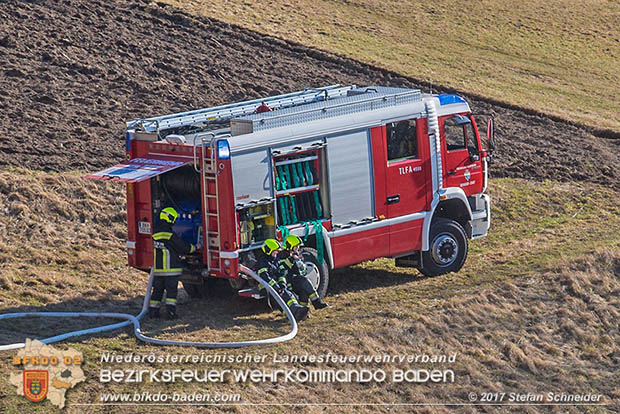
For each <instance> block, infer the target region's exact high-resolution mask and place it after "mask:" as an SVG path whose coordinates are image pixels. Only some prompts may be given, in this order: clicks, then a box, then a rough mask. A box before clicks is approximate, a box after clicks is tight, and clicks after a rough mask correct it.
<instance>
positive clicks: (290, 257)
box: [278, 234, 328, 309]
mask: <svg viewBox="0 0 620 414" xmlns="http://www.w3.org/2000/svg"><path fill="white" fill-rule="evenodd" d="M301 246H302V242H301V239H300V238H299V237H298V236H296V235H294V234H289V235H288V236H287V237H286V239H285V240H284V250H282V252H281V253H280V254H279V255H278V258H279V259H280V279H279V280H278V281H279V282H281V283H285V284H287V285H288V286H291V287H292V289H293V292H295V294H296V295H297V297H298V298H299V304H300V305H305V306H308V300H310V301H312V306H314V309H323V308H326V307H327V306H328V305H327V303H325V302H323V300H322V299H321V297H320V296H319V294H318V293H317V291H316V289H314V287H313V286H312V283H310V280H308V278H307V277H306V274H307V269H306V264H305V263H304V261H303V257H302V255H301V252H300V251H299V249H300V248H301Z"/></svg>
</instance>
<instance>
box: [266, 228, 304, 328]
mask: <svg viewBox="0 0 620 414" xmlns="http://www.w3.org/2000/svg"><path fill="white" fill-rule="evenodd" d="M280 247H281V246H280V243H278V241H277V240H275V239H267V240H265V242H264V243H263V245H262V246H261V251H262V253H260V257H259V258H258V261H257V262H256V266H255V269H256V273H257V274H258V275H259V276H260V277H261V278H262V279H263V280H265V281H266V282H267V283H269V286H271V287H272V288H274V289H275V290H276V292H278V294H279V295H280V297H281V298H282V299H284V301H285V302H286V304H287V305H288V307H289V308H290V309H291V312H292V313H293V316H294V317H295V320H297V321H298V322H299V321H301V320H303V319H305V317H306V316H308V310H309V309H308V307H307V306H301V305H300V304H299V303H297V299H295V296H294V295H293V293H291V291H290V290H288V288H287V287H286V283H279V282H278V278H279V276H280V269H279V266H278V259H277V257H276V256H277V254H278V251H279V250H280ZM260 289H264V287H263V286H262V285H260Z"/></svg>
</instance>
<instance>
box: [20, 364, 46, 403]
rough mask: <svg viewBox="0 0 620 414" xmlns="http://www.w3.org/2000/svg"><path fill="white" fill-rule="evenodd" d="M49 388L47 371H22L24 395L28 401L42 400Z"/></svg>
mask: <svg viewBox="0 0 620 414" xmlns="http://www.w3.org/2000/svg"><path fill="white" fill-rule="evenodd" d="M48 390H49V373H48V372H47V371H33V370H25V371H24V395H25V396H26V398H28V399H29V400H30V401H34V402H39V401H43V400H44V399H45V397H46V396H47V391H48Z"/></svg>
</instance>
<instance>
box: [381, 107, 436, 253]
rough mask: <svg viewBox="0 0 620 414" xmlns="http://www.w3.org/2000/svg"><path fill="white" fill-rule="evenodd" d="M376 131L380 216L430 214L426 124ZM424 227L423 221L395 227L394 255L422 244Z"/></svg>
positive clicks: (399, 124) (410, 121) (392, 228)
mask: <svg viewBox="0 0 620 414" xmlns="http://www.w3.org/2000/svg"><path fill="white" fill-rule="evenodd" d="M379 129H380V130H381V134H380V135H379V133H378V132H379V131H378V130H379ZM373 130H374V131H373V132H374V133H373V168H374V171H375V202H376V206H375V207H376V211H377V216H378V217H380V218H381V216H382V215H383V216H384V217H385V218H388V219H389V218H397V217H403V216H406V215H409V214H413V213H418V212H421V211H425V210H428V208H429V202H430V197H429V194H428V190H429V188H430V187H429V186H428V180H429V178H430V171H429V167H430V166H429V163H428V139H426V140H425V139H424V136H427V124H426V120H424V119H406V120H402V121H397V122H390V123H388V124H386V125H385V127H381V128H373ZM379 138H380V140H381V143H380V144H379V142H378V141H379ZM381 175H383V177H381ZM421 226H422V220H404V221H403V222H400V223H398V224H394V225H391V226H390V255H396V254H400V253H404V252H408V251H413V250H415V249H416V248H417V244H418V241H419V240H421V239H420V235H421Z"/></svg>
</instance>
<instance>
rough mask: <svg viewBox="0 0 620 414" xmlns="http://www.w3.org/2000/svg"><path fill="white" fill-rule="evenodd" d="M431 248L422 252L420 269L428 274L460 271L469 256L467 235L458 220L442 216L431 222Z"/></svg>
mask: <svg viewBox="0 0 620 414" xmlns="http://www.w3.org/2000/svg"><path fill="white" fill-rule="evenodd" d="M429 247H430V248H429V250H428V251H425V252H422V265H423V267H422V268H421V269H420V271H421V272H422V273H423V274H425V275H426V276H439V275H443V274H444V273H450V272H458V271H459V270H460V269H461V267H463V264H465V259H466V258H467V249H468V245H467V236H466V234H465V230H463V227H462V226H461V225H460V224H459V223H458V222H456V221H454V220H450V219H445V218H440V219H437V220H435V221H433V223H432V224H431V234H430V242H429Z"/></svg>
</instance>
